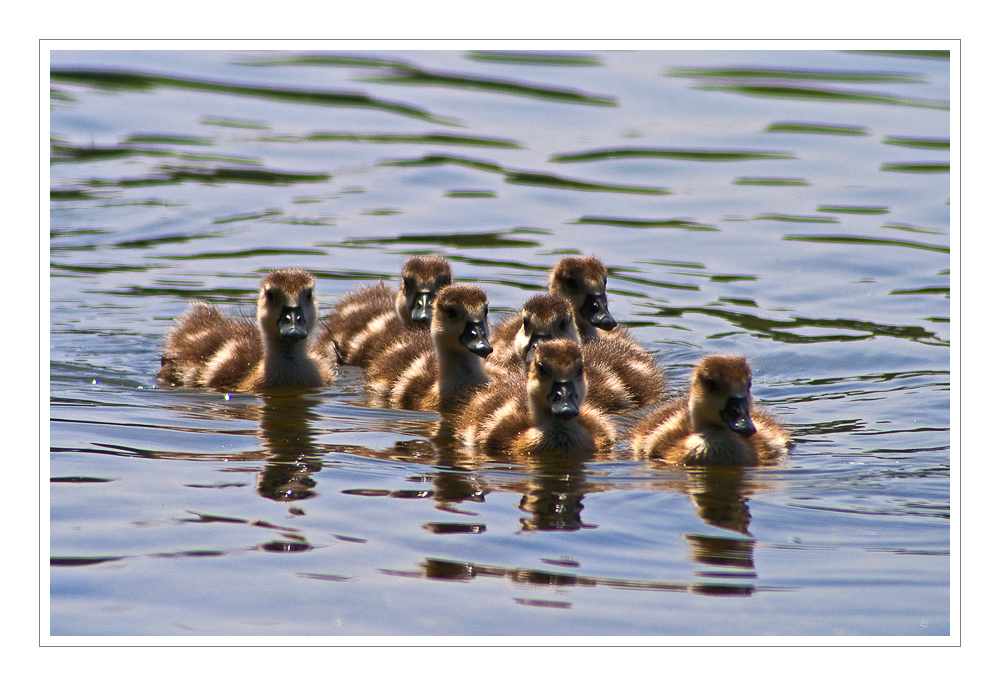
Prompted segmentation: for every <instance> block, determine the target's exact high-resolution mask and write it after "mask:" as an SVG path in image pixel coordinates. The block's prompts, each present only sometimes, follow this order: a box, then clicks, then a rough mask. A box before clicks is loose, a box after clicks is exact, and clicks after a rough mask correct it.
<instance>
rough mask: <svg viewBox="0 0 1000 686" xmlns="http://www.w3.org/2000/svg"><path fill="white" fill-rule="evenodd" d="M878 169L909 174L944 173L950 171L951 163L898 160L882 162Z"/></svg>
mask: <svg viewBox="0 0 1000 686" xmlns="http://www.w3.org/2000/svg"><path fill="white" fill-rule="evenodd" d="M879 171H894V172H904V173H909V174H946V173H948V172H950V171H951V165H950V164H947V163H945V164H942V163H940V162H899V163H893V164H883V165H882V166H881V167H879Z"/></svg>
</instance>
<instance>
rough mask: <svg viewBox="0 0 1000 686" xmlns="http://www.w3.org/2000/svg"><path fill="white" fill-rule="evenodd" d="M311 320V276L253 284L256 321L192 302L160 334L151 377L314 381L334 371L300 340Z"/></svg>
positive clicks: (252, 387) (280, 274) (290, 274)
mask: <svg viewBox="0 0 1000 686" xmlns="http://www.w3.org/2000/svg"><path fill="white" fill-rule="evenodd" d="M315 322H316V300H315V295H314V283H313V278H312V275H310V274H309V272H306V271H303V270H301V269H279V270H277V271H273V272H271V273H269V274H268V275H267V276H265V277H264V279H263V281H262V282H261V288H260V292H259V295H258V298H257V321H256V323H254V322H251V321H250V320H249V319H247V318H229V317H225V316H223V315H222V314H221V313H220V312H219V310H218V309H216V308H215V307H213V306H211V305H209V304H207V303H203V302H194V303H192V305H191V309H190V310H189V311H188V312H187V313H185V314H184V315H183V316H182V317H181V319H180V320H179V321H178V323H177V326H176V327H175V328H174V329H173V331H171V332H170V334H169V335H168V338H167V342H166V344H165V345H164V348H163V355H162V357H161V367H160V371H159V373H158V374H157V376H156V378H157V381H159V382H160V383H161V384H163V385H170V386H188V387H207V388H216V389H222V390H236V391H259V390H263V389H267V388H278V387H285V386H300V387H311V386H322V385H324V384H327V383H329V382H330V381H331V380H332V378H333V376H334V372H333V370H332V369H331V368H330V366H329V365H328V364H327V363H326V362H325V361H324V360H323V359H322V358H320V357H318V356H316V355H313V354H311V353H310V352H309V348H308V343H307V337H308V335H309V332H310V331H311V330H312V328H313V325H314V324H315Z"/></svg>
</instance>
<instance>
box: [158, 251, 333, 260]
mask: <svg viewBox="0 0 1000 686" xmlns="http://www.w3.org/2000/svg"><path fill="white" fill-rule="evenodd" d="M326 254H327V253H326V251H324V250H280V249H278V248H258V249H256V250H238V251H234V252H205V253H199V254H197V255H158V256H157V257H159V258H160V259H162V260H217V259H222V258H239V257H260V256H270V255H326Z"/></svg>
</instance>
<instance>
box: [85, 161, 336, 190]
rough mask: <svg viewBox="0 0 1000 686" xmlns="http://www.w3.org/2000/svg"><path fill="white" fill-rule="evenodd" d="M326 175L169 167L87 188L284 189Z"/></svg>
mask: <svg viewBox="0 0 1000 686" xmlns="http://www.w3.org/2000/svg"><path fill="white" fill-rule="evenodd" d="M329 179H330V175H329V174H296V173H294V172H280V171H274V170H273V169H246V168H237V167H216V168H214V169H213V168H208V167H172V166H166V165H164V166H160V167H159V168H158V170H157V175H156V176H147V177H139V178H133V179H111V180H109V179H91V180H90V181H86V182H84V183H86V184H87V185H90V186H97V187H104V186H120V187H122V188H135V187H140V186H165V185H171V184H176V183H183V182H185V181H200V182H202V183H259V184H267V185H272V186H288V185H292V184H296V183H318V182H321V181H328V180H329Z"/></svg>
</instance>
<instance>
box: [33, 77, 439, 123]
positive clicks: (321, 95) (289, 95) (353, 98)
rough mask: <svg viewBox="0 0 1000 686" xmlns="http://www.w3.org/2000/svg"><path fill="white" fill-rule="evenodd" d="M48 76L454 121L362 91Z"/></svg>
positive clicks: (165, 79) (117, 87) (121, 86)
mask: <svg viewBox="0 0 1000 686" xmlns="http://www.w3.org/2000/svg"><path fill="white" fill-rule="evenodd" d="M49 76H50V78H51V79H52V81H54V82H71V83H84V84H88V85H90V86H94V87H99V88H106V89H111V90H139V91H151V90H155V89H156V88H180V89H185V90H196V91H207V92H210V93H220V94H228V95H238V96H245V97H255V98H264V99H266V100H277V101H280V102H292V103H299V104H307V105H327V106H335V107H357V108H362V109H376V110H382V111H384V112H390V113H392V114H399V115H403V116H407V117H415V118H417V119H424V120H426V121H433V122H435V123H438V124H446V125H449V126H455V125H457V122H456V121H455V120H453V119H447V118H444V117H438V116H435V115H433V114H431V113H429V112H427V111H425V110H422V109H419V108H417V107H412V106H409V105H402V104H399V103H392V102H387V101H384V100H378V99H376V98H373V97H371V96H369V95H367V94H365V93H350V92H336V91H312V90H304V89H295V88H264V87H260V86H244V85H239V84H233V83H223V82H221V81H207V80H206V81H201V80H196V79H185V78H177V77H170V76H161V75H157V74H144V73H141V72H128V71H114V70H100V69H52V70H51V71H50V72H49Z"/></svg>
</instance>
